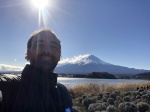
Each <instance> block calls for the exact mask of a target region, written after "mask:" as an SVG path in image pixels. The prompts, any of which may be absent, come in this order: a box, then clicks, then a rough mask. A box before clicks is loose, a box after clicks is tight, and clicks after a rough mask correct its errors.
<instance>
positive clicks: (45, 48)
mask: <svg viewBox="0 0 150 112" xmlns="http://www.w3.org/2000/svg"><path fill="white" fill-rule="evenodd" d="M43 51H44V52H45V53H51V52H52V50H51V49H50V47H49V45H45V46H44V49H43Z"/></svg>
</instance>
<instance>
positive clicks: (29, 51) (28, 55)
mask: <svg viewBox="0 0 150 112" xmlns="http://www.w3.org/2000/svg"><path fill="white" fill-rule="evenodd" d="M30 55H31V50H30V49H27V53H26V59H27V61H29V60H30Z"/></svg>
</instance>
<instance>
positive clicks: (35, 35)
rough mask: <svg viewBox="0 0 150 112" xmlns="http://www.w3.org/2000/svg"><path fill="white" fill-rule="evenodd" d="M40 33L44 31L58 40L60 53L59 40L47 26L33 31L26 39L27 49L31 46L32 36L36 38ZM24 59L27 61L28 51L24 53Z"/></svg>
mask: <svg viewBox="0 0 150 112" xmlns="http://www.w3.org/2000/svg"><path fill="white" fill-rule="evenodd" d="M41 33H45V34H48V33H49V34H51V36H54V37H55V38H56V39H57V40H58V41H59V48H60V53H61V44H60V40H59V39H58V38H57V36H56V35H55V34H54V32H52V31H51V30H50V29H49V28H42V29H40V30H37V31H35V32H33V33H32V34H31V36H30V38H29V40H28V43H27V50H28V49H30V48H31V46H32V39H33V38H38V37H39V36H40V34H41ZM25 59H26V60H27V61H29V60H30V59H29V57H28V53H27V52H26V55H25Z"/></svg>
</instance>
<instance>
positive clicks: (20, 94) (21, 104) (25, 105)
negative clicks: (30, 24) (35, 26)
mask: <svg viewBox="0 0 150 112" xmlns="http://www.w3.org/2000/svg"><path fill="white" fill-rule="evenodd" d="M60 56H61V45H60V40H59V39H58V38H57V37H56V35H55V34H54V33H53V32H52V31H51V30H50V29H46V28H45V29H41V30H38V31H36V32H34V33H33V34H32V35H31V37H30V39H29V41H28V43H27V53H26V57H25V58H26V59H27V60H28V61H29V62H30V65H26V66H25V68H24V69H23V71H22V74H21V78H19V77H17V78H12V79H10V78H8V77H3V78H1V81H0V90H1V91H2V103H1V105H0V107H1V110H0V111H2V112H71V110H72V100H71V96H70V94H69V92H68V90H67V89H66V87H65V86H64V85H62V84H59V83H57V74H56V73H53V71H54V68H55V67H56V65H57V63H58V61H59V60H60ZM4 79H5V80H4Z"/></svg>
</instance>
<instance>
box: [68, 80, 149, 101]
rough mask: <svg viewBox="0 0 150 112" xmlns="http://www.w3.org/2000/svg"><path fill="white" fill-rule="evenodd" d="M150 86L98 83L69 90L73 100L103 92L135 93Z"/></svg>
mask: <svg viewBox="0 0 150 112" xmlns="http://www.w3.org/2000/svg"><path fill="white" fill-rule="evenodd" d="M147 86H150V81H148V82H142V83H135V82H134V83H129V82H123V83H119V84H115V85H109V84H98V83H90V84H80V85H76V86H74V87H71V88H68V90H69V92H70V93H71V95H72V97H73V98H77V97H81V96H82V95H86V94H98V93H101V92H113V91H117V90H119V91H122V92H127V91H135V90H137V87H139V88H140V87H147Z"/></svg>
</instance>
